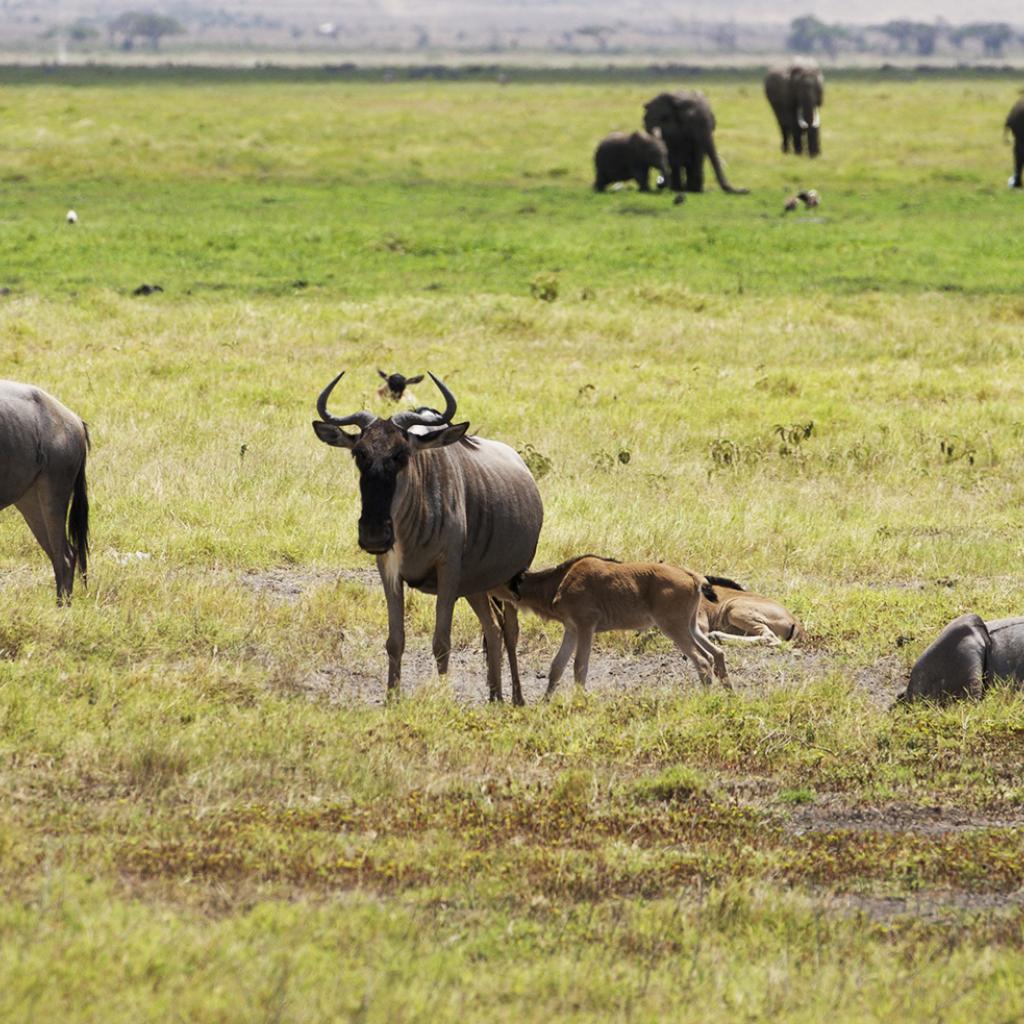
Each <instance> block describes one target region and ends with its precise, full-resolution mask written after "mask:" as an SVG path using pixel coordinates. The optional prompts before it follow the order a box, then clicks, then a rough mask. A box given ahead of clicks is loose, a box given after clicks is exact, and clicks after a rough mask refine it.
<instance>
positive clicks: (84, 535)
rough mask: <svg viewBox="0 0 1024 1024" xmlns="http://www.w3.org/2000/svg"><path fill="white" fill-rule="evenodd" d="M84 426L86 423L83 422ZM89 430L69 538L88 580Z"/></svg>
mask: <svg viewBox="0 0 1024 1024" xmlns="http://www.w3.org/2000/svg"><path fill="white" fill-rule="evenodd" d="M82 426H83V428H84V427H85V424H84V423H83V424H82ZM89 446H90V442H89V431H88V429H86V430H85V452H83V453H82V465H81V466H79V468H78V475H77V476H76V477H75V487H74V490H73V491H72V493H71V510H70V512H69V513H68V540H69V541H70V542H71V547H72V548H73V549H74V552H75V564H76V566H77V567H78V572H79V574H80V575H81V577H82V582H83V583H84V582H85V581H86V578H87V576H88V571H89V491H88V488H87V486H86V481H85V461H86V458H87V454H86V453H87V452H88V451H89Z"/></svg>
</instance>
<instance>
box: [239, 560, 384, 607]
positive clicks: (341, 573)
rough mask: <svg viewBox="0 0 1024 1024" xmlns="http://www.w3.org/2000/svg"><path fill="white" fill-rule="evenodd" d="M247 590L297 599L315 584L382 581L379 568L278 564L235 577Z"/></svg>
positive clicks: (279, 597) (281, 597) (267, 595)
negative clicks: (302, 566) (335, 567)
mask: <svg viewBox="0 0 1024 1024" xmlns="http://www.w3.org/2000/svg"><path fill="white" fill-rule="evenodd" d="M236 578H237V579H238V581H239V582H240V583H241V584H242V586H243V587H245V588H246V589H247V590H251V591H253V592H254V593H257V594H262V595H264V596H266V597H271V598H276V599H277V600H281V601H297V600H299V598H300V597H302V596H303V595H304V594H306V593H308V592H309V591H310V590H313V589H314V588H316V587H321V586H332V585H334V584H335V583H338V582H339V581H345V582H352V583H361V584H363V585H364V586H375V585H378V586H379V584H380V577H379V576H378V575H377V570H376V569H373V568H367V569H298V568H293V567H291V566H275V567H274V568H271V569H250V570H249V571H248V572H244V573H241V574H240V575H238V576H237V577H236Z"/></svg>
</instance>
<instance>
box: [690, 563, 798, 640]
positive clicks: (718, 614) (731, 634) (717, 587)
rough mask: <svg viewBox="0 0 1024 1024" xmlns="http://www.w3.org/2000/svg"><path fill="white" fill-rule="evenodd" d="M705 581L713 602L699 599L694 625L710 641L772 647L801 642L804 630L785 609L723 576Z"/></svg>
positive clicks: (712, 577)
mask: <svg viewBox="0 0 1024 1024" xmlns="http://www.w3.org/2000/svg"><path fill="white" fill-rule="evenodd" d="M707 579H708V583H710V584H711V589H712V590H713V591H714V596H715V598H716V600H714V601H711V600H709V599H707V598H704V597H702V598H701V602H700V618H699V620H698V621H699V622H700V628H701V629H702V630H704V632H705V633H707V634H708V636H709V637H711V639H712V640H718V641H724V640H727V641H729V642H731V643H748V644H756V643H761V644H772V645H773V646H774V645H775V644H778V643H780V642H781V641H782V640H792V641H793V642H794V643H798V642H800V641H801V640H803V639H804V627H803V626H801V625H800V621H799V620H798V619H797V618H796V616H795V615H793V613H792V612H791V611H790V610H789V609H788V608H786V607H785V605H782V604H780V603H779V602H778V601H774V600H772V598H770V597H765V596H764V595H763V594H755V593H753V592H752V591H750V590H746V589H744V587H742V586H741V585H740V584H739V583H737V582H736V581H735V580H730V579H726V578H725V577H724V576H708V578H707Z"/></svg>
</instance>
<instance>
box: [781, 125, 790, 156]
mask: <svg viewBox="0 0 1024 1024" xmlns="http://www.w3.org/2000/svg"><path fill="white" fill-rule="evenodd" d="M782 152H783V153H788V152H789V129H788V128H787V127H786V126H785V125H783V126H782Z"/></svg>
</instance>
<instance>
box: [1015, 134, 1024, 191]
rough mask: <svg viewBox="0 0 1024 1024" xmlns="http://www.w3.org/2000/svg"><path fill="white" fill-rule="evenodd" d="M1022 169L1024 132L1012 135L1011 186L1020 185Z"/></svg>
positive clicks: (1023, 167)
mask: <svg viewBox="0 0 1024 1024" xmlns="http://www.w3.org/2000/svg"><path fill="white" fill-rule="evenodd" d="M1022 169H1024V132H1021V134H1020V135H1014V137H1013V187H1014V188H1020V187H1021V170H1022Z"/></svg>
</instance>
